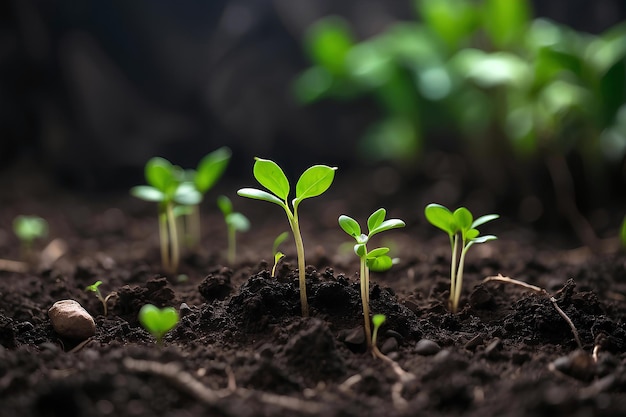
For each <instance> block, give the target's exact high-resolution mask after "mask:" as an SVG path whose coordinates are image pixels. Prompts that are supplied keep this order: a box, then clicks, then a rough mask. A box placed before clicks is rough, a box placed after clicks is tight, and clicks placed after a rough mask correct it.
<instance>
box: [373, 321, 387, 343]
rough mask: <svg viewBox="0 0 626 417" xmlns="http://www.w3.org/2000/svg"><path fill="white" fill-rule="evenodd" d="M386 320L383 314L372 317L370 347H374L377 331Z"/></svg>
mask: <svg viewBox="0 0 626 417" xmlns="http://www.w3.org/2000/svg"><path fill="white" fill-rule="evenodd" d="M385 320H387V317H386V316H385V315H384V314H374V316H373V317H372V324H373V325H374V331H373V332H372V346H376V340H377V339H378V329H379V328H380V326H382V325H383V323H384V322H385Z"/></svg>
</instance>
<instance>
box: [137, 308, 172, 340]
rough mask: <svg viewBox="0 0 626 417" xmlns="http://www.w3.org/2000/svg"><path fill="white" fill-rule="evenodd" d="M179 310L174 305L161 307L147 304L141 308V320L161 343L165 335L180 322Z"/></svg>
mask: <svg viewBox="0 0 626 417" xmlns="http://www.w3.org/2000/svg"><path fill="white" fill-rule="evenodd" d="M179 318H180V317H179V315H178V312H177V311H176V309H175V308H173V307H165V308H162V309H159V308H158V307H156V306H154V305H152V304H146V305H144V306H143V307H141V310H139V322H140V323H141V325H142V326H143V327H144V329H146V330H147V331H148V332H150V334H152V336H154V337H155V338H156V340H157V343H158V344H159V345H161V344H162V343H163V336H165V334H166V333H167V332H169V331H170V330H172V329H173V328H174V327H176V325H177V324H178V320H179Z"/></svg>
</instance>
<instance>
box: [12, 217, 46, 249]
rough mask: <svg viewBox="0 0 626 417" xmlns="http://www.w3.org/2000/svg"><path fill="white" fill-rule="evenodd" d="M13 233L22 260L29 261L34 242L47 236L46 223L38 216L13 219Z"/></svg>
mask: <svg viewBox="0 0 626 417" xmlns="http://www.w3.org/2000/svg"><path fill="white" fill-rule="evenodd" d="M13 232H14V233H15V235H16V236H17V237H18V239H19V240H20V245H21V248H20V249H21V254H22V259H24V260H30V259H31V258H32V251H33V243H34V242H35V240H37V239H43V238H45V237H47V236H48V222H47V221H46V220H45V219H43V218H41V217H38V216H24V215H20V216H17V217H16V218H15V219H13Z"/></svg>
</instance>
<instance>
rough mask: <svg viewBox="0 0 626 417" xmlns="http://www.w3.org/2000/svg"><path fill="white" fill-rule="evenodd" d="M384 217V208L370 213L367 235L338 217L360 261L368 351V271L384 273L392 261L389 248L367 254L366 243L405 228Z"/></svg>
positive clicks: (355, 225)
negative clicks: (375, 236)
mask: <svg viewBox="0 0 626 417" xmlns="http://www.w3.org/2000/svg"><path fill="white" fill-rule="evenodd" d="M386 215H387V211H386V210H385V209H384V208H380V209H378V210H376V211H375V212H374V213H372V215H371V216H370V217H369V218H368V219H367V229H368V233H367V235H365V234H362V233H361V226H359V223H357V222H356V220H354V219H353V218H351V217H348V216H345V215H341V216H339V226H340V227H341V228H342V229H343V231H344V232H346V233H347V234H349V235H350V236H352V237H353V238H354V239H355V240H356V245H354V253H356V254H357V256H358V257H359V258H360V260H361V272H360V274H359V276H360V280H361V303H362V304H363V320H364V323H365V339H366V340H367V344H368V347H369V348H370V349H371V348H372V337H371V334H372V333H371V330H370V318H369V317H370V315H369V299H370V282H369V280H370V277H369V275H370V270H372V271H378V272H382V271H386V270H388V269H389V268H391V266H392V265H393V260H392V259H391V258H390V257H389V255H387V253H388V252H389V248H384V247H381V248H376V249H372V250H371V251H369V252H368V250H367V243H368V242H369V240H370V239H371V238H372V236H374V235H376V234H378V233H380V232H384V231H386V230H391V229H397V228H399V227H404V226H405V223H404V222H403V221H402V220H400V219H389V220H385V216H386Z"/></svg>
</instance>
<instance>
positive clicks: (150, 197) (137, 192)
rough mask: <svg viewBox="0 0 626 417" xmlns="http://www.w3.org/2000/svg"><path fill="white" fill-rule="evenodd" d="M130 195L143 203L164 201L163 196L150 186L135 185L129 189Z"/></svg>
mask: <svg viewBox="0 0 626 417" xmlns="http://www.w3.org/2000/svg"><path fill="white" fill-rule="evenodd" d="M130 194H131V195H133V196H134V197H137V198H140V199H142V200H145V201H153V202H157V203H160V202H162V201H165V194H163V192H162V191H159V190H157V189H156V188H154V187H152V186H150V185H137V186H135V187H133V188H131V189H130Z"/></svg>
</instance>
